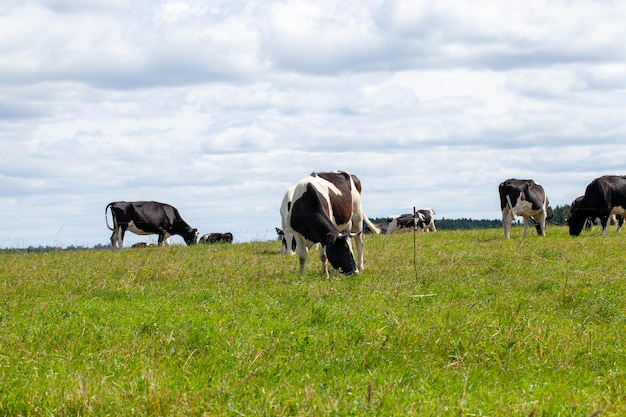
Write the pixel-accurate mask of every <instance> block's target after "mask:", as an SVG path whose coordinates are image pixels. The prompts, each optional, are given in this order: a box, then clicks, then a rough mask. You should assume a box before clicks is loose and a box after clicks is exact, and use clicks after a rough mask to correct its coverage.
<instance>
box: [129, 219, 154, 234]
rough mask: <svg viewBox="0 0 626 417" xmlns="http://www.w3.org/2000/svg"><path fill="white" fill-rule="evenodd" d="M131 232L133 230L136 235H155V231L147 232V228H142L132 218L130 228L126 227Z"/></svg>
mask: <svg viewBox="0 0 626 417" xmlns="http://www.w3.org/2000/svg"><path fill="white" fill-rule="evenodd" d="M126 230H128V231H129V232H133V233H134V234H136V235H153V234H154V233H153V232H146V231H145V230H141V229H140V228H138V227H137V225H136V224H135V222H133V221H132V220H131V221H130V223H128V228H127V229H126Z"/></svg>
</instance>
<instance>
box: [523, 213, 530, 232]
mask: <svg viewBox="0 0 626 417" xmlns="http://www.w3.org/2000/svg"><path fill="white" fill-rule="evenodd" d="M523 219H524V231H523V232H522V237H526V233H528V222H529V221H530V219H529V218H528V217H526V216H524V217H523Z"/></svg>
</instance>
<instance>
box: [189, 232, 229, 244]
mask: <svg viewBox="0 0 626 417" xmlns="http://www.w3.org/2000/svg"><path fill="white" fill-rule="evenodd" d="M198 243H209V244H210V243H233V234H232V233H230V232H226V233H207V234H205V235H202V237H201V238H200V240H198Z"/></svg>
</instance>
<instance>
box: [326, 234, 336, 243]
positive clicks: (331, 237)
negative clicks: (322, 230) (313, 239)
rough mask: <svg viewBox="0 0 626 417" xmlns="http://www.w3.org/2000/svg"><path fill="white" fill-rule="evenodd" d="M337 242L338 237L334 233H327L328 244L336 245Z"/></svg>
mask: <svg viewBox="0 0 626 417" xmlns="http://www.w3.org/2000/svg"><path fill="white" fill-rule="evenodd" d="M336 240H337V235H336V234H334V233H332V232H328V233H326V243H328V244H331V245H332V244H333V243H335V241H336Z"/></svg>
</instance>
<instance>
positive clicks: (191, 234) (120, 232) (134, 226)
mask: <svg viewBox="0 0 626 417" xmlns="http://www.w3.org/2000/svg"><path fill="white" fill-rule="evenodd" d="M109 211H110V212H111V216H112V218H113V227H111V226H110V225H109V217H108V215H107V213H108V212H109ZM104 217H105V219H106V224H107V227H108V228H109V230H112V231H113V234H112V235H111V247H112V248H114V249H115V247H116V245H117V247H118V248H119V249H122V248H123V244H124V234H125V233H126V231H127V230H128V231H130V232H133V233H135V234H137V235H158V236H159V240H158V244H159V245H165V246H167V245H169V237H170V236H172V235H179V236H181V237H182V238H183V239H184V240H185V243H186V244H187V245H193V244H195V243H196V240H197V239H198V229H194V228H192V227H191V226H189V225H188V224H187V223H186V222H185V221H184V220H183V218H182V217H181V216H180V213H178V210H177V209H176V208H175V207H173V206H170V205H169V204H164V203H158V202H156V201H132V202H127V201H117V202H113V203H109V204H108V205H107V206H106V208H105V209H104Z"/></svg>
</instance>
